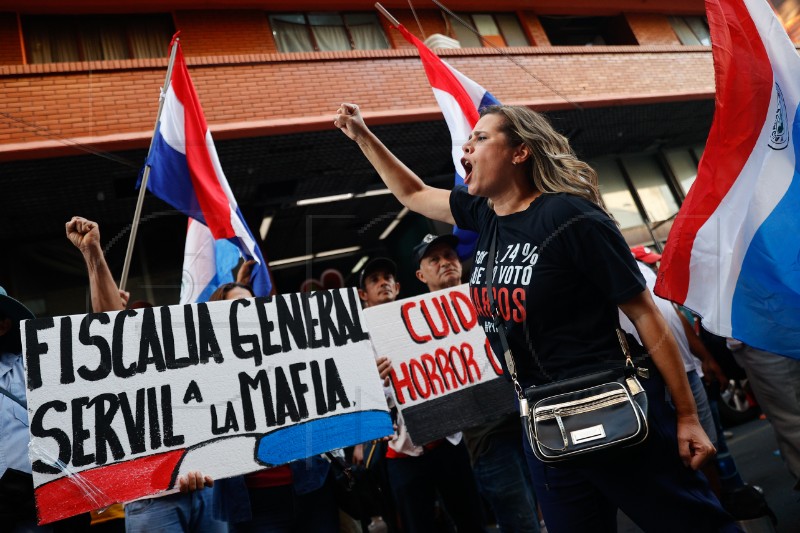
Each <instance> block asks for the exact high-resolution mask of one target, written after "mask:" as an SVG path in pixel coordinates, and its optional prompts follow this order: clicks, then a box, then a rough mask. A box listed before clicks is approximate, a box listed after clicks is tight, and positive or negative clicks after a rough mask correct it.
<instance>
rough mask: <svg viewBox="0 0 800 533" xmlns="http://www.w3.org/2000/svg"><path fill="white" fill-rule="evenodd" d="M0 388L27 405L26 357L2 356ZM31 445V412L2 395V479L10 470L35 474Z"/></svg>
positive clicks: (0, 444) (0, 469)
mask: <svg viewBox="0 0 800 533" xmlns="http://www.w3.org/2000/svg"><path fill="white" fill-rule="evenodd" d="M0 387H3V388H4V389H6V390H7V391H8V392H10V393H11V394H13V395H14V396H16V397H17V398H18V399H19V400H21V401H22V402H23V403H25V402H26V397H25V372H24V370H23V368H22V355H20V354H12V353H7V352H3V353H0ZM28 442H29V436H28V411H27V410H26V409H25V408H23V407H22V406H21V405H19V404H18V403H17V402H15V401H14V400H12V399H11V398H8V397H6V396H5V395H4V394H0V476H2V475H3V474H5V472H6V469H8V468H14V469H16V470H22V471H23V472H28V473H30V472H31V461H30V459H29V458H28Z"/></svg>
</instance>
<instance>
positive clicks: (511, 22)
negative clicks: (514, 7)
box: [494, 13, 529, 46]
mask: <svg viewBox="0 0 800 533" xmlns="http://www.w3.org/2000/svg"><path fill="white" fill-rule="evenodd" d="M494 18H495V20H496V21H497V24H499V25H500V31H501V32H502V34H503V37H504V38H505V40H506V44H508V46H528V45H529V43H528V38H527V37H525V32H524V31H522V26H520V24H519V19H517V16H516V15H512V14H511V13H500V14H497V15H495V16H494Z"/></svg>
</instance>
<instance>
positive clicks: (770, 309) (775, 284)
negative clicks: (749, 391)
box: [731, 107, 800, 359]
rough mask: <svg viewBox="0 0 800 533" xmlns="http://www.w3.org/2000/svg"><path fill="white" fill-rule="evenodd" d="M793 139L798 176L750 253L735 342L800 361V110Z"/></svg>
mask: <svg viewBox="0 0 800 533" xmlns="http://www.w3.org/2000/svg"><path fill="white" fill-rule="evenodd" d="M792 136H793V137H794V139H793V141H792V147H793V148H794V153H795V168H794V176H793V177H792V182H791V184H790V185H789V188H788V189H787V191H786V194H785V195H784V196H783V198H782V199H781V200H780V202H778V205H776V206H775V209H774V210H773V211H772V213H770V215H769V216H768V217H767V219H766V220H765V221H764V222H763V224H761V226H760V227H759V228H758V230H756V233H755V235H754V236H753V240H752V242H751V243H750V247H749V248H748V249H747V252H746V253H745V257H744V261H743V262H742V270H741V273H740V274H739V279H738V280H737V283H736V289H735V291H734V294H733V302H732V308H731V329H732V335H733V337H734V338H737V339H739V340H741V341H744V342H746V343H747V344H750V345H752V346H754V347H755V348H759V349H762V350H766V351H769V352H773V353H776V354H780V355H785V356H787V357H791V358H793V359H800V239H799V238H798V236H800V217H798V215H797V211H798V206H800V159H798V157H797V156H798V155H800V107H798V110H797V111H796V112H795V118H794V124H793V125H792Z"/></svg>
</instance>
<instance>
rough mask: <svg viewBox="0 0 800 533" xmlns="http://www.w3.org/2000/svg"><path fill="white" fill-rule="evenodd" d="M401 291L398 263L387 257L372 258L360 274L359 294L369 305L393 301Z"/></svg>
mask: <svg viewBox="0 0 800 533" xmlns="http://www.w3.org/2000/svg"><path fill="white" fill-rule="evenodd" d="M399 293H400V283H398V282H397V265H396V264H395V263H394V261H392V260H391V259H389V258H387V257H376V258H375V259H372V260H370V261H369V262H368V263H367V264H366V265H364V268H362V269H361V273H360V274H359V276H358V296H359V298H361V300H362V301H363V302H364V304H365V305H366V306H367V307H372V306H375V305H380V304H385V303H388V302H393V301H395V299H396V298H397V295H398V294H399Z"/></svg>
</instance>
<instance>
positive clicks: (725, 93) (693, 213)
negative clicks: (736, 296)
mask: <svg viewBox="0 0 800 533" xmlns="http://www.w3.org/2000/svg"><path fill="white" fill-rule="evenodd" d="M706 13H707V16H708V25H709V27H710V29H711V44H712V52H713V55H714V74H715V79H716V86H717V92H716V110H715V112H714V122H713V124H712V125H711V130H710V131H709V134H708V141H707V143H706V149H705V152H704V154H703V158H702V160H701V161H700V165H699V168H698V171H697V180H696V181H695V183H694V185H693V186H692V189H691V191H690V192H689V194H688V196H687V197H686V201H685V202H684V203H683V206H682V207H681V210H680V212H679V213H678V216H677V218H676V219H675V223H674V225H673V226H672V229H671V230H670V232H669V239H668V242H667V247H666V249H665V250H664V255H663V257H662V260H661V266H660V268H659V272H658V283H657V284H656V289H655V292H656V294H658V295H659V296H661V297H663V298H666V299H668V300H672V301H674V302H678V303H683V302H685V301H686V296H687V293H688V290H689V277H690V272H689V264H690V260H691V255H692V248H693V246H694V242H695V238H696V237H697V232H698V231H699V230H700V228H701V227H702V226H703V225H704V224H705V223H706V222H707V221H708V219H709V218H710V217H711V215H712V214H713V213H714V212H715V211H716V210H717V208H719V206H720V203H721V202H722V199H723V198H724V197H725V195H727V194H728V191H729V190H730V188H731V186H732V185H733V183H734V182H735V181H736V178H737V177H738V176H739V174H741V172H742V169H743V168H744V165H745V163H746V162H747V160H748V158H749V157H750V154H751V152H752V151H753V148H754V147H755V144H756V141H757V140H758V137H759V135H760V133H761V129H762V127H763V124H764V121H765V120H766V117H767V113H768V112H769V102H770V98H771V96H772V85H773V75H772V67H771V65H770V62H769V57H768V56H767V51H766V49H765V48H764V43H763V42H762V40H761V36H760V35H759V33H758V30H757V29H756V26H755V23H754V22H753V19H752V18H751V17H750V13H749V12H748V10H747V6H745V5H744V2H743V1H742V0H706Z"/></svg>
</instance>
